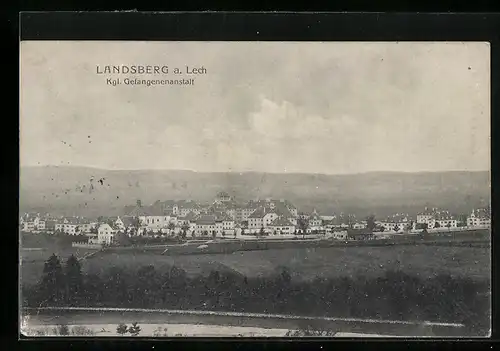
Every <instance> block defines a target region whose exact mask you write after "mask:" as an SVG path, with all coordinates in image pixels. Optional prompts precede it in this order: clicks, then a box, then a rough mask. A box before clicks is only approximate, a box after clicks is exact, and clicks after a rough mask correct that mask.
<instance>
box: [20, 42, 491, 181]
mask: <svg viewBox="0 0 500 351" xmlns="http://www.w3.org/2000/svg"><path fill="white" fill-rule="evenodd" d="M105 64H114V65H122V64H124V65H132V64H145V65H146V64H147V65H149V64H150V65H160V64H167V65H169V67H175V66H180V67H183V66H185V65H189V66H196V67H198V66H203V67H205V68H206V69H207V73H206V74H205V75H203V76H199V77H196V80H197V81H196V84H195V85H194V86H190V87H179V86H161V87H144V86H142V87H141V86H116V87H112V86H107V85H106V83H105V81H104V78H103V77H102V74H101V75H97V74H96V73H95V67H96V65H105ZM489 100H490V96H489V46H488V45H487V44H485V43H257V42H255V43H253V42H247V43H215V42H213V43H198V42H194V43H164V42H163V43H161V42H158V43H152V42H149V43H144V42H126V43H123V42H119V43H110V42H43V43H41V42H38V43H37V42H22V43H21V104H20V105H21V106H20V109H21V111H20V112H21V113H20V115H21V117H20V127H21V128H20V163H21V166H37V165H54V166H56V165H80V166H86V167H88V166H90V167H94V168H102V169H109V170H115V169H116V170H119V169H120V170H132V169H135V170H139V169H141V170H178V169H184V170H193V171H196V172H234V173H237V172H265V173H316V174H355V173H367V172H439V171H486V170H489V169H490V134H489V133H490V126H489V123H490V117H489V114H490V112H489V104H490V101H489Z"/></svg>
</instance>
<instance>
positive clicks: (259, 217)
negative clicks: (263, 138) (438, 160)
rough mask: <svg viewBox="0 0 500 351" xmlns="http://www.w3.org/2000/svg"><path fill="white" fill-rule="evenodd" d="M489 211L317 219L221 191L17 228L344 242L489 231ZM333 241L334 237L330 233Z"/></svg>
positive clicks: (34, 218)
mask: <svg viewBox="0 0 500 351" xmlns="http://www.w3.org/2000/svg"><path fill="white" fill-rule="evenodd" d="M490 223H491V219H490V211H489V210H487V209H478V210H473V211H472V212H471V214H469V215H468V216H466V220H465V223H461V221H460V220H459V219H457V218H455V217H454V216H452V215H451V214H450V213H449V212H447V211H443V210H438V209H436V208H433V209H427V208H426V209H425V210H424V211H423V212H422V213H419V214H418V215H417V217H416V220H413V219H412V218H410V216H408V215H405V214H395V215H393V216H391V217H388V218H386V219H383V220H377V221H374V223H368V221H367V220H364V221H358V220H356V217H355V216H353V215H347V214H339V215H320V214H319V213H318V212H317V211H313V212H312V213H308V214H304V213H300V214H299V212H298V210H297V208H296V207H295V206H294V205H293V204H292V203H290V202H289V201H287V200H285V199H279V200H276V199H264V200H251V201H248V202H247V203H238V202H236V201H235V200H234V199H233V198H232V197H231V196H229V195H228V194H227V193H226V192H221V193H219V194H218V195H217V196H216V198H215V201H213V203H211V204H207V205H200V204H199V203H196V202H195V201H189V200H180V201H173V200H169V201H163V202H162V201H156V202H155V203H154V204H152V205H147V206H144V205H143V204H142V203H141V201H137V203H136V204H135V205H133V206H126V207H125V209H124V214H123V215H122V216H117V217H107V218H99V219H98V220H95V221H92V220H89V219H85V218H81V217H71V218H53V217H50V216H41V215H39V214H26V215H24V216H22V217H21V219H20V225H21V230H22V231H25V232H40V231H44V232H55V233H65V234H68V235H85V236H86V237H88V241H89V243H95V244H111V243H113V241H114V240H115V238H116V235H117V234H118V233H123V234H125V235H127V236H157V235H171V236H184V237H193V236H194V237H217V236H218V237H226V236H227V237H239V236H240V237H241V236H244V235H290V234H297V233H298V232H301V233H302V230H305V231H306V233H307V234H311V233H313V234H326V233H334V234H335V233H338V238H341V239H343V238H345V237H346V233H347V231H348V230H349V229H351V230H354V231H355V230H364V229H366V228H367V227H369V226H371V227H372V228H371V230H373V231H379V232H392V233H400V232H410V231H415V230H424V229H435V228H439V227H441V228H450V229H451V228H456V227H459V226H464V227H465V226H467V227H488V226H490ZM334 237H335V235H334Z"/></svg>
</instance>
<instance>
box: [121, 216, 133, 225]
mask: <svg viewBox="0 0 500 351" xmlns="http://www.w3.org/2000/svg"><path fill="white" fill-rule="evenodd" d="M120 219H121V220H122V222H123V225H124V226H125V227H126V228H128V227H133V226H135V224H136V221H137V219H136V218H134V217H129V216H124V217H121V218H120Z"/></svg>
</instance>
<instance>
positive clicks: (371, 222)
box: [366, 215, 377, 232]
mask: <svg viewBox="0 0 500 351" xmlns="http://www.w3.org/2000/svg"><path fill="white" fill-rule="evenodd" d="M376 226H377V225H376V224H375V216H374V215H370V216H368V217H367V218H366V228H367V229H368V230H369V231H370V232H373V231H374V230H375V227H376Z"/></svg>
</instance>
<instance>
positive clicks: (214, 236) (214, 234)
mask: <svg viewBox="0 0 500 351" xmlns="http://www.w3.org/2000/svg"><path fill="white" fill-rule="evenodd" d="M215 238H217V231H215V230H214V231H213V232H212V239H215Z"/></svg>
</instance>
